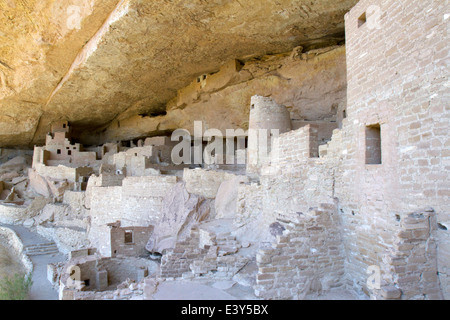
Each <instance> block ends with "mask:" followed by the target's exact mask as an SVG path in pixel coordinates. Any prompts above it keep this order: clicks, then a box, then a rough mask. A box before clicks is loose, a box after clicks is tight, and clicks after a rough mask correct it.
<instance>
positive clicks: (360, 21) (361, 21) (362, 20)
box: [358, 12, 367, 28]
mask: <svg viewBox="0 0 450 320" xmlns="http://www.w3.org/2000/svg"><path fill="white" fill-rule="evenodd" d="M366 21H367V17H366V13H365V12H364V13H363V14H362V15H361V16H360V17H359V18H358V28H360V27H361V26H363V25H364V24H365V23H366Z"/></svg>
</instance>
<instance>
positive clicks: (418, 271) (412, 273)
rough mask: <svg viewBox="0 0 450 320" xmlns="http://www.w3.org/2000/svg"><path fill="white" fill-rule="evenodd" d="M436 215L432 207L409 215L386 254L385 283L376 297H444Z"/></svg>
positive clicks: (384, 265) (432, 298) (433, 298)
mask: <svg viewBox="0 0 450 320" xmlns="http://www.w3.org/2000/svg"><path fill="white" fill-rule="evenodd" d="M435 231H436V215H435V212H434V210H433V209H431V208H429V209H425V210H422V211H419V212H414V213H411V214H408V215H407V216H406V217H405V218H404V219H403V221H402V225H401V229H400V231H399V232H398V233H397V235H396V239H395V241H394V246H393V247H392V248H390V249H389V250H388V251H387V252H386V254H385V255H384V257H383V265H382V268H383V270H382V276H383V278H382V279H381V280H382V283H381V284H382V285H381V286H380V288H374V291H373V293H372V297H373V298H374V299H404V300H409V299H415V300H419V299H420V300H422V299H426V300H428V299H430V300H436V299H442V293H441V290H440V288H439V283H438V272H437V250H436V239H435V236H434V235H435Z"/></svg>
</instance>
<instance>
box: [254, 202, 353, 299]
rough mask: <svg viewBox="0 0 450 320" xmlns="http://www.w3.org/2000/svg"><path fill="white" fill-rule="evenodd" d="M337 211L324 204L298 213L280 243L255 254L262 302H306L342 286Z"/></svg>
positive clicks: (340, 244) (258, 293)
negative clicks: (302, 300) (306, 298)
mask: <svg viewBox="0 0 450 320" xmlns="http://www.w3.org/2000/svg"><path fill="white" fill-rule="evenodd" d="M338 228H339V223H338V220H337V208H336V206H335V205H331V204H326V205H325V204H323V205H321V206H320V207H319V208H316V209H312V210H311V211H309V212H308V213H307V214H303V213H299V216H298V219H297V221H295V222H291V223H289V225H287V226H286V229H285V230H284V232H283V233H282V234H281V235H278V236H277V241H276V242H275V243H273V244H272V245H271V246H268V247H263V248H261V249H260V250H259V251H258V253H257V255H256V262H257V265H258V268H259V269H258V274H257V278H256V286H255V294H256V295H257V296H259V297H261V298H263V299H303V298H304V297H305V296H306V295H307V294H309V293H321V292H322V291H327V290H329V289H331V288H335V287H340V286H343V285H344V283H343V278H344V252H343V245H342V239H341V236H340V233H339V229H338Z"/></svg>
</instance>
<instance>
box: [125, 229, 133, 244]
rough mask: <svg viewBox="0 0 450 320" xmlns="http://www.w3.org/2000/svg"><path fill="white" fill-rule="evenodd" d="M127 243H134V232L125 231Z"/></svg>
mask: <svg viewBox="0 0 450 320" xmlns="http://www.w3.org/2000/svg"><path fill="white" fill-rule="evenodd" d="M125 243H133V231H131V230H126V231H125Z"/></svg>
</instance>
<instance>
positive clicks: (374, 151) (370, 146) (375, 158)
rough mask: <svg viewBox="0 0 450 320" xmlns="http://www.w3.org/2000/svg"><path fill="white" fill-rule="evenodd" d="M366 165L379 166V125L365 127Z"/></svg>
mask: <svg viewBox="0 0 450 320" xmlns="http://www.w3.org/2000/svg"><path fill="white" fill-rule="evenodd" d="M366 164H381V128H380V125H379V124H375V125H371V126H367V127H366Z"/></svg>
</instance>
